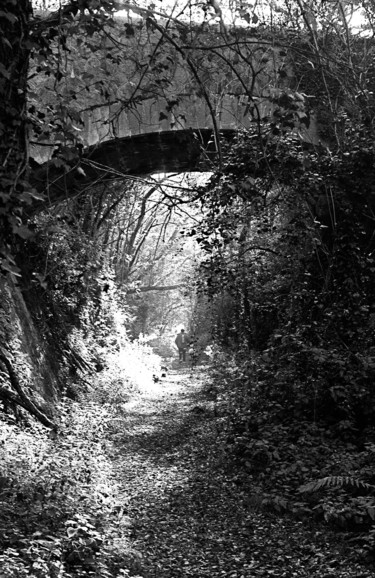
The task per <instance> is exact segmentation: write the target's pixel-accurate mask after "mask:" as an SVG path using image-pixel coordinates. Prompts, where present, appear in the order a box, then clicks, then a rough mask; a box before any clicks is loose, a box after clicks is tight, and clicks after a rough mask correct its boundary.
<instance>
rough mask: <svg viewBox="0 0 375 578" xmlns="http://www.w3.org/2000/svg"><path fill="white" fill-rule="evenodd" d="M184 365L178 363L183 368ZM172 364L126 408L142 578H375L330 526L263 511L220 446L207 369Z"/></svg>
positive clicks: (119, 464)
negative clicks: (348, 554) (349, 556)
mask: <svg viewBox="0 0 375 578" xmlns="http://www.w3.org/2000/svg"><path fill="white" fill-rule="evenodd" d="M176 367H177V368H176ZM176 367H174V368H172V369H171V370H170V371H169V372H168V374H167V376H166V377H165V378H163V379H160V380H159V381H157V382H156V383H155V382H153V384H152V385H150V387H149V388H147V387H145V389H144V391H143V392H142V393H141V395H139V397H138V398H137V400H136V401H135V402H134V400H133V401H131V402H129V403H128V404H124V405H123V408H122V409H123V424H124V428H123V431H122V432H121V431H119V434H118V437H117V442H116V457H115V469H116V472H117V476H118V479H119V483H120V484H121V486H122V488H123V492H124V495H127V496H128V497H129V502H128V503H129V511H128V515H129V516H130V518H131V520H132V533H131V538H132V541H133V545H134V547H135V548H136V550H137V551H138V552H139V556H140V562H139V567H138V568H137V572H138V574H139V576H141V577H142V578H151V577H153V578H179V577H181V578H184V577H194V578H205V577H207V578H218V577H221V578H223V577H228V578H252V577H256V576H264V577H265V576H267V577H268V576H277V577H287V578H290V577H293V576H296V577H299V578H304V577H305V578H318V577H319V578H321V576H323V575H324V576H327V577H328V576H335V577H339V578H345V577H348V576H363V577H365V576H367V577H369V576H371V573H367V571H365V572H364V573H363V572H362V569H361V568H360V566H358V569H357V565H356V563H355V562H348V561H347V560H345V558H344V557H343V555H342V552H341V547H340V546H339V545H338V543H337V539H336V540H335V541H332V540H331V539H330V535H329V533H327V529H324V531H323V529H317V528H314V527H313V526H311V527H306V525H305V526H304V525H303V523H302V522H300V521H298V520H292V519H290V518H288V517H285V516H284V517H281V516H278V515H276V514H274V513H271V512H267V511H264V510H262V509H261V508H259V507H258V505H257V503H256V499H255V497H254V488H252V487H251V484H252V483H253V481H252V479H251V476H249V478H248V481H247V482H246V480H245V481H244V479H243V478H242V479H241V478H240V476H239V475H238V472H236V471H234V470H233V469H231V468H230V467H228V461H227V459H226V456H225V450H224V448H223V447H221V446H220V444H219V443H218V436H217V425H218V422H217V418H216V416H215V411H214V406H213V402H212V400H210V399H208V398H207V396H206V395H205V394H204V382H205V380H206V379H207V375H206V374H207V369H205V368H202V367H200V368H196V369H194V370H192V369H191V368H190V367H188V366H182V367H181V368H178V366H176Z"/></svg>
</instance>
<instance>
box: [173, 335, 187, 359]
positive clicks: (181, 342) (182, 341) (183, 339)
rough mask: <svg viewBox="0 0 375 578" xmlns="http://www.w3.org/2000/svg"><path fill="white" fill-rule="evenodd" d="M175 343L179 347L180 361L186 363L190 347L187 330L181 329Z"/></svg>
mask: <svg viewBox="0 0 375 578" xmlns="http://www.w3.org/2000/svg"><path fill="white" fill-rule="evenodd" d="M174 342H175V344H176V345H177V347H178V355H179V358H180V361H186V350H187V348H188V347H189V339H188V336H187V335H186V333H185V329H181V331H180V333H178V335H177V337H176V339H175V340H174Z"/></svg>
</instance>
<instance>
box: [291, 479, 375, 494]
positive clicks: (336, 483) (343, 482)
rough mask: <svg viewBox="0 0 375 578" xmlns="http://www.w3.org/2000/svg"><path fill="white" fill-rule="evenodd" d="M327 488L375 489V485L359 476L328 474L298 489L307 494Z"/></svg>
mask: <svg viewBox="0 0 375 578" xmlns="http://www.w3.org/2000/svg"><path fill="white" fill-rule="evenodd" d="M326 488H343V489H358V490H366V491H373V490H375V486H373V485H371V484H367V483H366V482H362V481H361V480H358V479H357V478H351V477H349V476H327V477H325V478H320V480H314V481H313V482H309V483H308V484H304V485H303V486H300V487H299V488H298V491H299V492H300V493H301V494H306V493H313V492H318V491H319V490H325V489H326Z"/></svg>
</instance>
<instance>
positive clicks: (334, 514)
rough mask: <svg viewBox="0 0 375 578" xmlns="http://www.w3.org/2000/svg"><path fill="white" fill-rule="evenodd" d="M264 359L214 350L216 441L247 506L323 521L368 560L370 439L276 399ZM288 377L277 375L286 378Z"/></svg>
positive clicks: (372, 529) (371, 538)
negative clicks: (245, 496) (232, 472)
mask: <svg viewBox="0 0 375 578" xmlns="http://www.w3.org/2000/svg"><path fill="white" fill-rule="evenodd" d="M277 379H279V380H280V376H275V373H273V374H272V371H271V368H270V365H269V360H266V359H265V358H264V355H262V354H261V353H259V354H253V355H252V356H250V357H249V356H248V357H247V359H246V358H244V357H242V359H239V358H238V356H234V355H231V354H225V353H223V352H221V353H219V354H217V355H216V360H215V363H214V365H213V369H212V376H211V382H210V384H209V386H208V387H209V391H210V393H211V395H213V396H214V399H215V405H216V414H217V428H218V443H219V444H221V446H222V448H223V451H224V455H225V460H226V462H227V464H228V465H230V467H231V468H232V469H233V468H235V471H236V476H237V483H239V484H241V485H242V486H243V487H244V488H245V491H247V492H248V494H249V503H250V504H251V505H252V507H257V508H258V507H260V508H266V509H271V510H273V511H277V512H279V513H280V514H281V515H292V516H295V517H298V518H299V519H301V520H305V521H306V522H308V523H311V522H312V523H318V524H319V523H323V524H326V525H327V526H328V527H329V528H330V529H334V530H337V531H340V533H342V532H343V533H344V535H346V537H347V542H346V543H347V544H348V546H349V545H351V547H352V552H353V554H354V555H355V556H358V557H359V558H361V559H362V560H366V561H369V562H372V561H373V560H374V559H375V441H374V436H373V432H371V431H370V430H368V431H366V432H358V431H357V430H355V429H354V428H353V423H352V422H351V421H350V420H341V421H339V422H337V421H335V422H332V423H331V422H330V421H329V419H327V416H326V415H324V414H322V415H320V416H315V417H316V419H311V417H310V415H309V413H308V412H304V411H303V403H302V401H301V399H300V398H301V397H303V394H301V393H300V392H298V390H297V389H296V390H295V394H294V399H293V400H292V399H290V400H289V401H288V402H287V401H285V400H284V401H283V399H282V395H281V394H280V389H282V384H281V381H280V383H278V387H279V395H270V392H271V391H275V390H277V387H276V384H275V382H276V380H277ZM287 379H288V376H287V375H285V380H286V381H287Z"/></svg>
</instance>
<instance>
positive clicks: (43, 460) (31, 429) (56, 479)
mask: <svg viewBox="0 0 375 578" xmlns="http://www.w3.org/2000/svg"><path fill="white" fill-rule="evenodd" d="M157 366H158V358H157V357H156V356H154V355H153V354H152V353H151V352H150V351H149V350H147V348H145V347H144V346H143V345H141V344H131V343H129V342H126V343H124V344H123V346H122V347H120V348H119V351H117V352H116V351H115V350H112V352H111V353H110V354H109V355H108V356H107V357H106V358H105V360H103V367H102V368H101V371H100V372H99V373H97V374H96V375H95V374H92V375H91V377H90V378H89V379H90V386H89V388H88V391H87V392H86V393H85V394H82V393H81V394H80V395H78V398H76V400H75V401H72V400H71V399H68V398H65V399H63V400H62V401H61V403H60V404H59V405H58V406H57V409H56V413H57V414H58V425H59V429H58V431H57V433H56V432H50V431H47V430H46V429H44V428H43V427H42V426H40V425H39V424H35V423H31V422H30V421H28V422H21V423H20V424H17V423H15V422H14V421H12V420H11V419H10V417H9V416H6V415H3V416H1V415H0V510H1V512H2V514H1V518H0V552H1V554H0V578H16V577H17V578H22V577H26V576H27V577H28V578H73V577H82V578H83V577H89V576H90V577H96V578H107V577H108V578H109V577H116V578H120V577H126V576H128V575H132V576H135V575H136V574H137V569H138V566H139V554H138V553H137V552H136V551H134V550H133V549H132V548H131V545H130V540H129V534H130V527H131V521H130V519H129V517H128V515H127V506H128V504H129V499H128V497H127V496H124V495H122V494H121V492H120V489H119V486H118V485H117V482H116V479H115V476H114V474H113V471H112V466H111V461H110V456H111V451H112V440H113V439H114V435H115V434H116V420H115V417H116V415H117V412H118V410H119V407H120V406H121V404H123V403H126V401H127V400H128V399H129V397H130V395H132V396H133V395H136V393H137V391H138V390H140V389H141V388H142V387H145V386H147V384H148V383H150V382H151V383H152V375H153V372H154V371H155V370H156V369H157ZM89 379H88V378H87V377H86V382H87V383H89Z"/></svg>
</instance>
